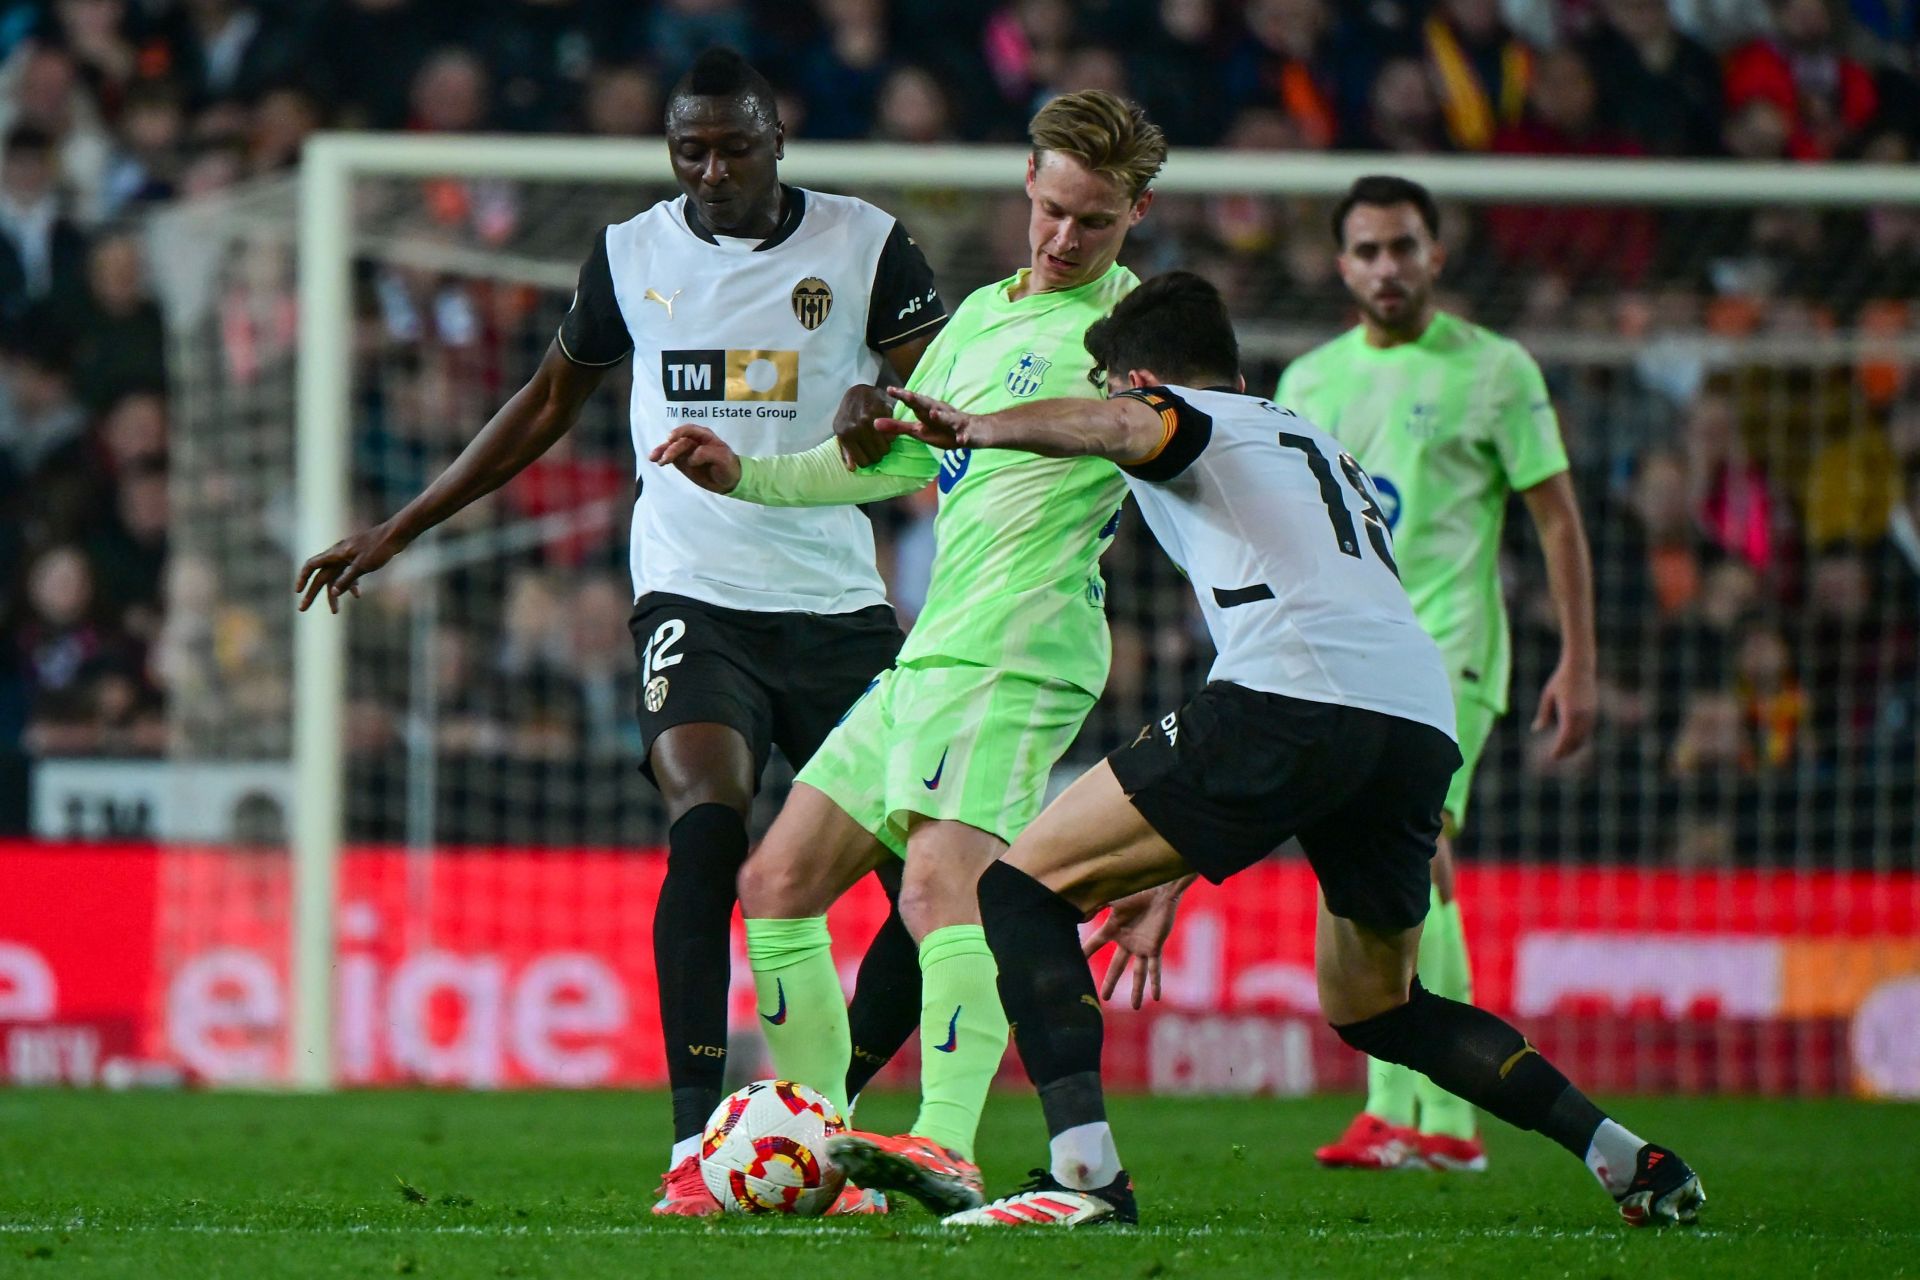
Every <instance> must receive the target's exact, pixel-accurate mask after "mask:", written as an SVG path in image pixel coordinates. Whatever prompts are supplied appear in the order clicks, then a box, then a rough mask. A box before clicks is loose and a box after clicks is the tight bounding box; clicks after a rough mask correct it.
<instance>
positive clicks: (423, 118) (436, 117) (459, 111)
mask: <svg viewBox="0 0 1920 1280" xmlns="http://www.w3.org/2000/svg"><path fill="white" fill-rule="evenodd" d="M489 91H490V86H489V83H488V76H487V67H486V64H485V63H483V62H481V61H480V59H479V57H477V56H476V55H475V54H474V53H473V51H472V50H470V49H465V48H461V47H459V46H451V45H450V46H447V47H445V48H442V49H439V50H437V51H436V52H435V53H433V54H432V56H430V57H429V58H428V59H427V60H426V61H425V62H424V63H422V64H421V66H420V70H419V71H418V72H417V73H416V74H415V75H414V78H413V86H412V88H411V89H410V90H408V96H407V101H408V104H409V112H408V117H407V121H408V125H409V126H410V127H411V128H414V129H417V130H420V131H421V132H423V133H473V132H476V131H478V130H480V129H483V128H485V127H486V126H487V125H488V123H489V122H490V120H491V116H492V109H491V98H490V97H489Z"/></svg>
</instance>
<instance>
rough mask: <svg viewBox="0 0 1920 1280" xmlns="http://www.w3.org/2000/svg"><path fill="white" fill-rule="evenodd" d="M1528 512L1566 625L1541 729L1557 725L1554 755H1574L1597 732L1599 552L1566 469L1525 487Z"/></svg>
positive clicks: (1560, 617) (1546, 694)
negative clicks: (1595, 606) (1595, 585)
mask: <svg viewBox="0 0 1920 1280" xmlns="http://www.w3.org/2000/svg"><path fill="white" fill-rule="evenodd" d="M1520 496H1521V497H1522V498H1524V499H1525V500H1526V503H1527V511H1528V514H1530V515H1531V516H1532V517H1533V523H1534V527H1535V528H1536V529H1537V530H1538V531H1539V534H1540V549H1541V552H1542V554H1543V555H1544V556H1545V558H1546V562H1547V589H1548V591H1549V592H1550V593H1551V595H1552V596H1553V610H1554V615H1555V617H1556V618H1557V619H1558V621H1559V624H1560V663H1559V666H1558V667H1556V668H1555V670H1554V673H1553V675H1552V677H1551V678H1549V680H1548V682H1547V687H1546V688H1545V689H1543V690H1542V691H1541V695H1540V711H1539V715H1538V716H1537V717H1536V718H1535V721H1534V725H1535V727H1536V728H1546V727H1548V726H1549V725H1550V724H1552V725H1555V726H1556V727H1557V729H1558V734H1557V737H1556V740H1555V742H1554V750H1553V754H1554V756H1555V757H1556V758H1557V757H1561V756H1566V755H1570V754H1572V752H1573V751H1575V750H1577V749H1578V748H1579V747H1580V746H1581V744H1583V743H1584V742H1585V741H1586V740H1587V737H1588V736H1589V735H1590V734H1591V733H1592V730H1593V722H1594V719H1595V707H1596V704H1597V703H1598V699H1599V695H1598V691H1597V684H1598V676H1597V674H1596V672H1597V666H1598V646H1597V645H1596V644H1595V641H1594V630H1593V555H1592V552H1591V551H1590V550H1589V549H1588V547H1587V533H1586V529H1585V527H1584V525H1583V524H1582V523H1581V520H1580V505H1579V502H1578V500H1577V499H1576V498H1575V496H1574V492H1573V480H1572V478H1571V477H1570V476H1569V475H1568V474H1567V473H1566V472H1564V471H1563V472H1561V473H1560V474H1559V475H1557V476H1552V477H1549V478H1548V479H1546V480H1543V481H1541V482H1540V483H1539V484H1537V485H1535V486H1533V487H1532V488H1531V489H1527V490H1524V491H1523V492H1522V493H1521V495H1520Z"/></svg>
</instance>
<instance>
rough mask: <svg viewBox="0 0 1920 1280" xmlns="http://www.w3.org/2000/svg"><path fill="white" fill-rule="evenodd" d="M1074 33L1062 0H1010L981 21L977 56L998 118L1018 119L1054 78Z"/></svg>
mask: <svg viewBox="0 0 1920 1280" xmlns="http://www.w3.org/2000/svg"><path fill="white" fill-rule="evenodd" d="M1073 35H1074V12H1073V6H1072V5H1071V4H1069V3H1067V0H1013V3H1011V4H1008V5H1006V6H1005V7H1004V8H1001V9H999V10H998V11H996V12H995V13H994V14H993V16H992V17H990V18H988V19H987V25H986V30H985V32H984V33H983V35H982V54H983V56H984V57H985V59H986V64H987V72H988V74H989V75H991V76H992V77H993V83H994V85H995V86H996V87H997V88H998V89H999V95H1000V101H1001V104H1002V108H1003V109H1002V112H1001V115H1002V118H1003V119H1015V118H1018V119H1024V118H1025V117H1026V116H1028V115H1029V114H1031V112H1032V110H1033V109H1034V108H1035V107H1036V106H1037V105H1038V102H1037V99H1039V98H1040V97H1041V96H1042V95H1043V94H1044V93H1045V92H1046V89H1047V86H1049V85H1052V84H1056V83H1058V81H1059V78H1060V72H1061V70H1062V69H1063V67H1064V65H1065V62H1066V57H1067V52H1068V50H1069V49H1071V48H1072V43H1073Z"/></svg>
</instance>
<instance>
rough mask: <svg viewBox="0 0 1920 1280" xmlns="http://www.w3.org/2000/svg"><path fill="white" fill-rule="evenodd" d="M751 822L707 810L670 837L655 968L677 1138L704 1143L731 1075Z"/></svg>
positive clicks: (723, 809)
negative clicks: (733, 935) (740, 888)
mask: <svg viewBox="0 0 1920 1280" xmlns="http://www.w3.org/2000/svg"><path fill="white" fill-rule="evenodd" d="M746 860H747V823H746V819H745V818H744V817H742V816H741V815H740V814H738V813H736V812H734V810H732V809H731V808H729V807H728V806H726V805H724V804H701V805H695V806H694V807H693V808H691V809H689V810H687V811H686V813H684V814H682V815H681V817H680V820H679V821H678V822H676V823H674V824H673V827H672V829H671V830H670V831H668V833H667V877H666V879H665V880H664V881H663V882H662V883H661V885H660V901H659V903H658V904H657V905H656V906H655V907H654V912H653V964H654V972H655V976H656V977H657V979H658V980H659V984H660V1026H661V1028H662V1029H663V1030H664V1031H665V1032H666V1040H667V1080H668V1082H669V1083H670V1084H671V1085H672V1086H673V1138H674V1141H675V1142H679V1141H681V1140H682V1139H685V1138H691V1137H697V1136H698V1135H699V1133H700V1131H701V1130H702V1129H703V1128H704V1127H705V1126H706V1123H707V1117H708V1116H710V1115H712V1114H713V1109H714V1108H715V1107H717V1106H719V1105H720V1087H721V1082H722V1080H724V1079H725V1077H726V1073H727V978H728V976H729V972H730V970H731V968H732V963H731V957H730V955H729V954H728V946H727V941H728V940H727V931H728V929H729V927H730V926H731V923H732V920H733V903H734V899H735V896H736V894H737V889H736V888H735V885H736V882H737V881H738V879H739V876H740V864H741V863H743V862H745V861H746Z"/></svg>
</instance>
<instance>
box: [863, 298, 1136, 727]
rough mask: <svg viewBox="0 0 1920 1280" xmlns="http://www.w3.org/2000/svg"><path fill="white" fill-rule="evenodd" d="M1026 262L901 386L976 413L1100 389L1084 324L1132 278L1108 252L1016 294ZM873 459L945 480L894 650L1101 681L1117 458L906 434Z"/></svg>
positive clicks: (947, 332) (1095, 393) (959, 318)
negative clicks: (1089, 267)
mask: <svg viewBox="0 0 1920 1280" xmlns="http://www.w3.org/2000/svg"><path fill="white" fill-rule="evenodd" d="M1026 274H1027V273H1026V269H1025V268H1022V269H1021V271H1020V272H1019V273H1018V274H1016V275H1014V276H1011V277H1009V278H1008V279H1005V280H1002V281H1000V282H999V283H998V284H991V285H988V286H987V287H985V288H983V289H978V290H975V291H974V292H973V293H972V294H970V295H968V297H967V300H966V301H965V302H962V303H961V304H960V306H959V309H958V310H956V311H955V312H954V313H953V318H952V319H951V320H949V321H948V322H947V327H946V328H945V329H942V330H941V331H940V335H939V336H938V337H937V338H935V339H934V340H933V345H931V346H930V347H928V348H927V351H926V354H924V355H922V356H921V357H920V363H919V365H918V367H916V368H915V369H914V372H913V378H912V381H911V382H910V383H909V384H908V385H909V387H910V388H911V389H912V390H914V391H922V392H925V393H926V394H927V395H930V396H933V397H935V398H936V399H940V400H945V401H946V402H947V403H949V404H951V405H953V406H955V407H956V408H960V409H965V410H968V411H969V412H973V413H992V412H994V411H995V410H997V409H1005V408H1008V407H1010V406H1012V405H1016V404H1020V403H1021V402H1023V401H1026V400H1031V399H1035V398H1046V397H1050V396H1083V397H1087V398H1100V397H1102V396H1104V395H1105V394H1106V393H1105V391H1104V390H1103V389H1102V388H1100V387H1097V386H1095V385H1094V384H1093V383H1092V382H1091V381H1090V380H1089V379H1088V376H1087V375H1088V374H1089V373H1090V372H1091V370H1092V368H1093V360H1092V358H1091V357H1090V356H1088V355H1087V349H1086V346H1085V338H1086V333H1087V328H1088V326H1090V325H1091V324H1093V322H1094V321H1096V320H1098V319H1100V318H1101V317H1102V316H1104V315H1106V314H1107V312H1109V311H1111V310H1113V307H1114V304H1115V303H1117V302H1119V301H1120V299H1122V298H1124V297H1125V296H1126V295H1127V294H1128V293H1130V292H1131V291H1132V290H1133V288H1134V286H1135V285H1137V284H1139V283H1140V281H1139V278H1138V277H1137V276H1135V275H1134V274H1133V272H1131V271H1129V270H1127V269H1126V268H1125V267H1122V266H1119V265H1117V264H1116V265H1115V266H1113V267H1112V268H1110V269H1109V270H1108V271H1107V273H1106V274H1105V275H1103V276H1101V277H1100V278H1099V279H1097V280H1092V281H1089V282H1088V283H1086V284H1083V285H1081V286H1079V287H1078V288H1075V289H1061V290H1057V291H1055V292H1052V293H1035V294H1029V295H1027V296H1026V297H1024V298H1020V299H1017V300H1015V299H1013V298H1010V297H1009V296H1008V294H1009V292H1010V291H1011V290H1012V289H1014V288H1015V287H1016V286H1017V285H1019V284H1020V283H1021V282H1022V281H1023V280H1024V278H1025V276H1026ZM907 412H908V411H907V410H906V409H904V408H902V409H901V410H900V414H901V415H902V416H907ZM872 470H875V471H880V472H885V473H888V474H894V475H936V476H937V478H938V480H939V484H940V509H939V513H938V514H937V515H936V516H935V517H934V525H933V530H934V548H935V549H934V557H933V578H932V581H931V582H929V584H928V586H927V606H926V609H925V611H924V612H922V613H921V615H920V618H919V620H918V621H917V622H915V623H914V627H913V631H912V633H911V634H910V635H908V637H907V643H906V647H905V648H904V649H902V650H901V652H900V662H901V663H902V664H903V665H904V664H906V663H911V662H926V661H930V660H931V661H938V660H941V659H949V660H957V661H961V662H971V663H976V664H978V665H980V666H987V667H996V668H999V669H1001V670H1006V671H1015V672H1022V673H1025V674H1029V675H1033V676H1036V677H1041V678H1046V677H1051V678H1054V679H1059V680H1065V681H1067V682H1068V683H1070V684H1073V685H1075V686H1077V687H1079V688H1081V689H1084V690H1086V691H1087V692H1088V693H1090V694H1094V695H1096V696H1097V695H1098V694H1099V693H1100V690H1101V689H1102V688H1103V687H1104V686H1105V685H1106V682H1107V665H1108V662H1109V661H1110V659H1111V657H1112V644H1111V641H1110V640H1109V638H1108V635H1107V618H1106V584H1105V583H1104V582H1103V581H1102V580H1101V578H1100V553H1101V552H1102V551H1104V550H1105V549H1106V547H1107V544H1108V542H1109V540H1110V539H1111V538H1112V536H1113V531H1114V529H1115V528H1116V527H1117V526H1118V524H1119V515H1120V505H1121V503H1122V501H1123V500H1124V499H1125V498H1126V494H1127V486H1126V481H1125V480H1124V479H1123V478H1122V477H1121V475H1120V471H1119V468H1117V467H1115V466H1114V465H1113V463H1111V462H1109V461H1107V460H1106V459H1104V458H1042V457H1040V456H1038V455H1036V454H1031V453H1022V452H1020V451H1018V450H1012V449H954V450H946V451H940V452H938V453H936V451H934V450H932V449H929V448H928V447H927V446H926V445H924V444H922V443H920V442H919V441H918V440H913V439H910V438H907V437H900V438H898V439H897V440H896V441H895V442H894V446H893V449H892V450H891V452H889V453H888V454H887V456H886V457H885V458H882V459H881V460H880V461H879V462H878V463H876V464H875V465H874V467H873V468H872Z"/></svg>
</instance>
